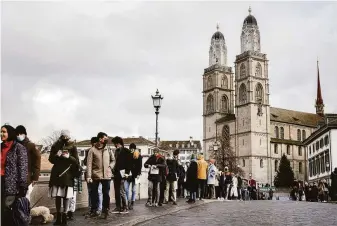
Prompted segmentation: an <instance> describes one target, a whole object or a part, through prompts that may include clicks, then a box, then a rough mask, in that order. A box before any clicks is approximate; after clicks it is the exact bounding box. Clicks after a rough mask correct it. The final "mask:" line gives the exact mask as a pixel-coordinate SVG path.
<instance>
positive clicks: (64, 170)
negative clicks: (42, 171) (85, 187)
mask: <svg viewBox="0 0 337 226" xmlns="http://www.w3.org/2000/svg"><path fill="white" fill-rule="evenodd" d="M49 162H50V163H52V164H53V167H52V169H51V175H50V180H49V197H52V198H55V206H56V212H57V213H56V221H55V223H54V225H68V224H67V212H68V211H69V203H70V199H71V198H73V197H74V187H73V186H74V178H75V177H76V176H77V175H76V174H77V173H78V172H79V164H80V163H79V158H78V153H77V148H76V146H75V142H73V141H70V132H69V131H68V130H63V131H62V132H61V137H60V139H59V140H57V141H56V142H55V143H54V144H53V145H52V147H51V150H50V155H49ZM62 201H63V212H61V202H62Z"/></svg>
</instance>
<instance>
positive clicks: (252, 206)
mask: <svg viewBox="0 0 337 226" xmlns="http://www.w3.org/2000/svg"><path fill="white" fill-rule="evenodd" d="M138 225H142V226H150V225H160V226H164V225H179V226H185V225H194V226H196V225H202V226H207V225H235V226H237V225H249V226H255V225H259V226H260V225H273V226H274V225H277V226H279V225H287V226H288V225H301V226H302V225H303V226H304V225H305V226H310V225H315V226H318V225H320V226H322V225H324V226H325V225H326V226H332V225H337V205H336V204H328V203H312V202H295V201H247V202H239V201H227V202H220V201H216V202H213V203H208V204H205V205H200V206H198V207H195V208H191V209H188V210H184V211H180V212H176V213H172V214H168V215H165V216H162V217H159V218H155V219H153V220H150V221H147V222H143V223H140V224H138Z"/></svg>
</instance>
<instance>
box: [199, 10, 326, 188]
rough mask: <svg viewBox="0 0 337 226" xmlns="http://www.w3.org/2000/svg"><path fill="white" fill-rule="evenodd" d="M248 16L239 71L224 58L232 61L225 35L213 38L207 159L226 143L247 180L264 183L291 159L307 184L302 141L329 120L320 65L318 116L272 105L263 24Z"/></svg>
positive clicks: (207, 83) (206, 92)
mask: <svg viewBox="0 0 337 226" xmlns="http://www.w3.org/2000/svg"><path fill="white" fill-rule="evenodd" d="M247 18H248V19H247ZM247 18H246V19H245V20H244V22H243V26H242V33H241V38H240V41H241V52H240V53H238V55H237V56H236V60H235V62H234V65H235V67H233V68H232V67H231V66H229V65H227V62H226V61H225V60H222V59H227V46H226V42H225V37H223V38H221V39H219V38H218V39H215V38H214V36H212V38H211V44H210V49H209V66H208V67H207V68H206V69H205V70H204V74H203V151H204V155H205V158H206V159H208V158H211V157H214V156H216V155H215V154H214V152H215V151H216V148H215V149H214V147H218V146H219V144H220V142H219V141H220V139H221V141H224V142H221V143H223V144H226V145H227V146H231V149H232V150H233V151H234V152H235V155H236V158H237V162H238V163H239V165H240V167H241V168H242V170H243V171H244V173H245V176H248V175H249V174H252V177H253V178H254V179H256V180H257V181H258V182H260V183H263V184H265V183H268V184H273V181H274V177H275V176H276V173H277V170H278V167H279V163H280V160H281V157H282V155H286V156H287V157H288V159H289V160H290V162H291V166H292V168H293V171H294V174H295V178H296V179H297V180H302V181H303V180H307V179H308V173H307V172H308V164H307V160H308V157H307V154H306V152H305V148H304V144H303V141H304V140H305V139H306V138H307V137H309V136H310V135H311V134H312V133H314V132H315V131H316V129H317V126H318V124H319V122H320V121H321V120H322V117H324V102H323V98H322V92H321V85H320V75H319V69H318V63H317V97H316V103H315V106H314V107H315V109H316V113H309V112H301V111H294V110H289V109H282V108H276V107H271V103H270V101H269V97H270V92H269V72H268V65H269V60H268V58H267V55H266V54H265V53H263V52H262V51H261V44H260V40H261V39H260V31H259V26H258V23H257V19H256V18H255V17H254V16H252V15H251V9H250V10H249V15H248V16H247ZM252 18H254V20H253V19H252ZM217 30H218V31H217V32H219V27H217ZM227 44H228V43H227ZM285 101H287V100H285ZM289 101H291V100H289ZM216 143H217V144H218V145H215V144H216ZM220 148H221V147H220ZM221 149H222V148H221Z"/></svg>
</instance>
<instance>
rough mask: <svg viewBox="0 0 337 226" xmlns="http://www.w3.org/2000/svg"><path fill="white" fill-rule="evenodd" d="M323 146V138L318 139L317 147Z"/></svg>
mask: <svg viewBox="0 0 337 226" xmlns="http://www.w3.org/2000/svg"><path fill="white" fill-rule="evenodd" d="M323 146H324V142H323V138H321V140H320V141H319V147H320V148H323Z"/></svg>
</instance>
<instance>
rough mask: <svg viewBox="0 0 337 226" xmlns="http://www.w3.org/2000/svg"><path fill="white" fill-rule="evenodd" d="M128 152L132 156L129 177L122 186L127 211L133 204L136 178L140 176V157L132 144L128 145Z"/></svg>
mask: <svg viewBox="0 0 337 226" xmlns="http://www.w3.org/2000/svg"><path fill="white" fill-rule="evenodd" d="M129 150H130V152H131V154H132V156H133V160H132V168H131V177H129V178H128V179H126V180H125V182H124V186H125V192H126V201H127V202H128V207H129V209H130V210H132V209H133V205H134V202H135V201H136V192H137V184H136V178H137V179H138V178H139V176H140V174H141V173H142V156H141V155H140V153H139V151H138V150H137V147H136V145H135V144H134V143H132V144H130V146H129ZM130 187H131V191H132V194H131V198H130V195H129V193H130Z"/></svg>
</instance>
